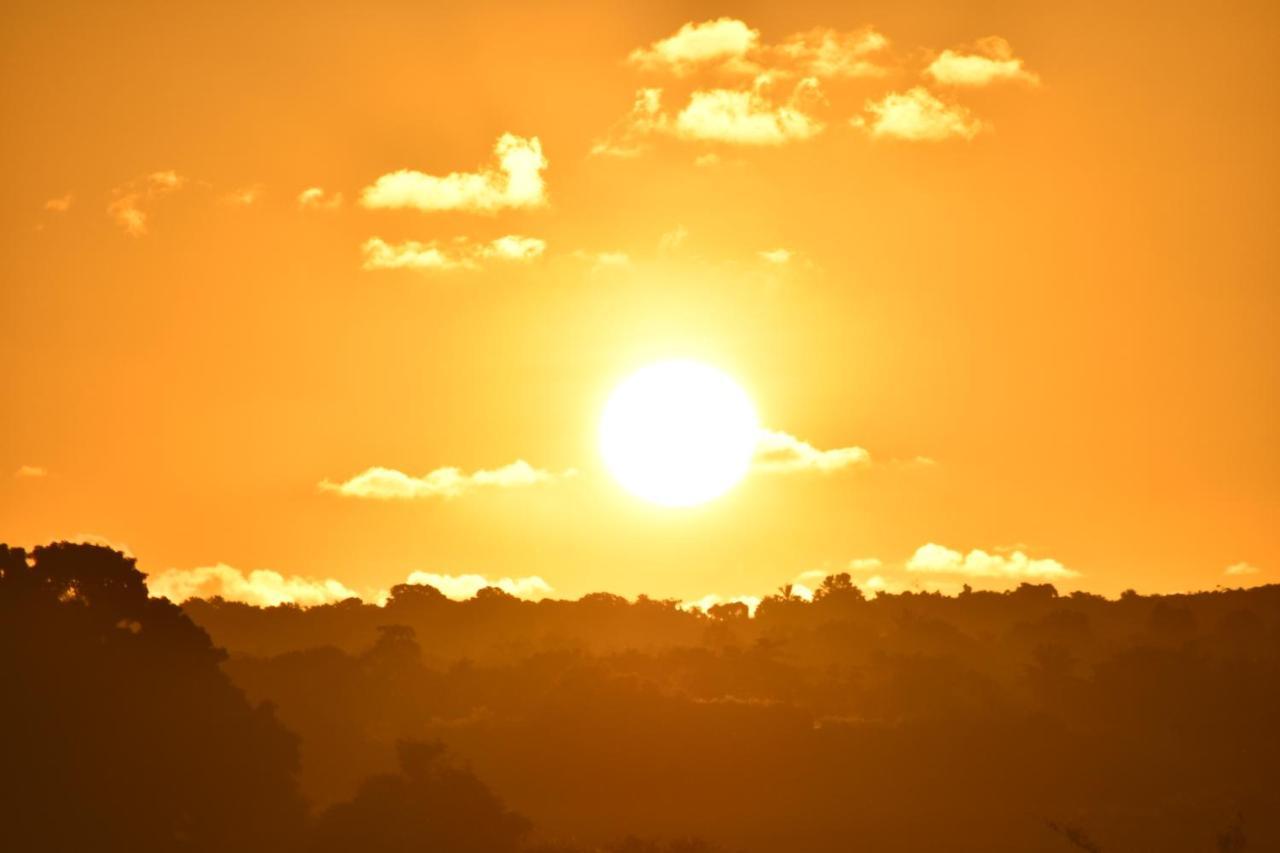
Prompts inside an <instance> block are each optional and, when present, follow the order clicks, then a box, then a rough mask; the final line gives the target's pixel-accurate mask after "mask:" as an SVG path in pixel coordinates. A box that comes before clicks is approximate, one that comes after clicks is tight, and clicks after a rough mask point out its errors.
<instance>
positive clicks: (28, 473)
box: [13, 465, 49, 480]
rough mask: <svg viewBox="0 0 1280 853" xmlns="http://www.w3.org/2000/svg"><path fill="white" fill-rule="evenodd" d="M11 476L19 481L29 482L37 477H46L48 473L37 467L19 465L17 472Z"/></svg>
mask: <svg viewBox="0 0 1280 853" xmlns="http://www.w3.org/2000/svg"><path fill="white" fill-rule="evenodd" d="M13 476H15V477H17V478H18V479H19V480H30V479H35V478H38V477H47V476H49V472H48V471H47V470H45V469H44V468H42V467H40V466H39V465H21V466H19V467H18V470H17V471H14V472H13Z"/></svg>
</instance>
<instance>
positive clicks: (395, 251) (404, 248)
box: [361, 234, 547, 272]
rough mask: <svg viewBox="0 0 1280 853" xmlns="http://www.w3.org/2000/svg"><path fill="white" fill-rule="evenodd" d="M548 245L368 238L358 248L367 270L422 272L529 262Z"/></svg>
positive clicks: (517, 240) (511, 239)
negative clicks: (491, 261) (487, 264)
mask: <svg viewBox="0 0 1280 853" xmlns="http://www.w3.org/2000/svg"><path fill="white" fill-rule="evenodd" d="M546 248H547V244H546V243H545V242H544V241H542V240H539V239H538V238H536V237H521V236H519V235H516V234H508V235H506V236H505V237H499V238H497V239H496V240H492V241H490V242H487V243H474V242H471V241H470V240H467V239H466V238H461V239H458V240H454V241H451V242H447V243H446V242H441V241H439V240H433V241H431V242H430V243H420V242H418V241H416V240H408V241H406V242H404V243H397V244H391V243H388V242H387V241H385V240H383V239H381V238H379V237H370V238H369V239H368V240H366V241H365V242H364V245H363V246H361V251H362V252H363V253H364V264H363V266H364V268H365V269H367V270H395V269H411V270H422V271H428V272H431V271H437V272H442V271H448V270H478V269H480V268H481V267H482V266H483V262H484V261H486V260H499V261H532V260H535V259H537V258H539V257H541V256H542V254H543V252H544V251H546Z"/></svg>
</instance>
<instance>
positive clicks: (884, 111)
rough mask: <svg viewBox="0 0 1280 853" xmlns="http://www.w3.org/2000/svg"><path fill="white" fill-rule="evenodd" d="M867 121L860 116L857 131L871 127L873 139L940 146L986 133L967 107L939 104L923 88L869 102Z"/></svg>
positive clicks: (940, 102)
mask: <svg viewBox="0 0 1280 853" xmlns="http://www.w3.org/2000/svg"><path fill="white" fill-rule="evenodd" d="M866 109H867V112H869V113H870V114H871V115H872V116H874V118H873V119H872V120H871V121H870V122H869V123H868V121H867V120H866V119H865V118H863V117H861V116H859V117H857V118H855V119H853V122H852V123H853V125H854V126H855V127H868V124H869V130H870V132H871V135H872V136H874V137H889V138H894V139H908V140H912V141H917V142H921V141H923V142H937V141H940V140H943V139H951V138H953V137H959V138H961V139H972V138H973V137H975V136H977V135H978V133H979V132H980V131H982V130H983V128H984V125H983V123H982V122H981V121H980V120H979V119H977V118H976V117H974V115H973V114H972V113H971V112H970V111H969V110H968V109H966V108H965V107H962V106H960V105H959V104H947V103H944V102H943V101H941V100H939V99H938V98H937V97H936V96H934V95H933V94H932V93H930V92H929V90H928V89H926V88H924V87H923V86H916V87H915V88H913V89H909V90H908V91H906V92H890V93H889V94H888V95H885V96H884V97H883V98H881V99H880V100H879V101H874V100H872V101H868V102H867V107H866Z"/></svg>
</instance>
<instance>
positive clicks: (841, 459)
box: [754, 430, 871, 473]
mask: <svg viewBox="0 0 1280 853" xmlns="http://www.w3.org/2000/svg"><path fill="white" fill-rule="evenodd" d="M870 462H871V454H870V453H868V452H867V451H866V450H864V449H862V448H861V447H837V448H833V449H831V450H819V449H818V448H816V447H814V446H813V445H812V444H809V443H808V442H807V441H801V440H800V439H798V438H796V437H795V436H793V435H790V434H788V433H785V432H775V431H773V430H762V431H761V433H760V441H759V443H758V444H757V445H756V458H755V463H754V467H755V468H756V469H757V470H759V471H773V472H781V473H791V472H796V471H817V472H821V473H831V472H833V471H840V470H843V469H845V468H851V467H854V466H860V465H866V464H869V463H870Z"/></svg>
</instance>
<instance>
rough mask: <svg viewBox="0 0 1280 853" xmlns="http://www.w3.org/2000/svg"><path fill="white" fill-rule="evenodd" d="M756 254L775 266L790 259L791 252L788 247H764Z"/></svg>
mask: <svg viewBox="0 0 1280 853" xmlns="http://www.w3.org/2000/svg"><path fill="white" fill-rule="evenodd" d="M758 254H759V255H760V257H761V259H763V260H765V261H767V262H769V263H771V264H773V265H775V266H782V265H783V264H785V263H786V262H787V261H789V260H791V257H792V255H793V252H792V251H791V250H790V249H783V248H777V249H765V250H764V251H762V252H759V253H758Z"/></svg>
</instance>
